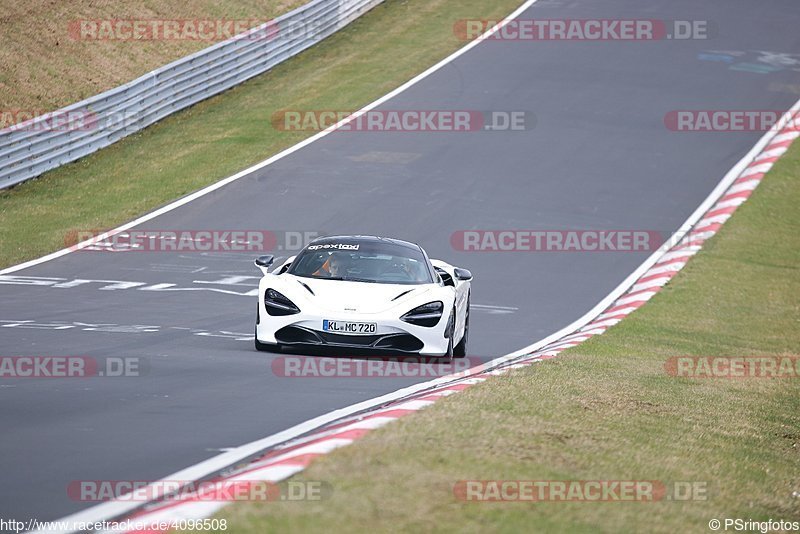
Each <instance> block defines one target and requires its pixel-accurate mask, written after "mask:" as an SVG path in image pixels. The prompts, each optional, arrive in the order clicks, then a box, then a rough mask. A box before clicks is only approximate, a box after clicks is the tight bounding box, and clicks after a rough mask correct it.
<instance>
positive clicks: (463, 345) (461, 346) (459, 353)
mask: <svg viewBox="0 0 800 534" xmlns="http://www.w3.org/2000/svg"><path fill="white" fill-rule="evenodd" d="M468 338H469V295H467V313H466V317H464V335H463V336H462V337H461V341H459V342H458V345H456V347H455V349H453V356H455V357H456V358H463V357H465V356H466V355H467V339H468Z"/></svg>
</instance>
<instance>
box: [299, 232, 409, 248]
mask: <svg viewBox="0 0 800 534" xmlns="http://www.w3.org/2000/svg"><path fill="white" fill-rule="evenodd" d="M330 243H347V244H357V243H391V244H393V245H399V246H401V247H407V248H410V249H414V250H421V249H422V247H420V246H419V245H417V244H416V243H411V242H409V241H403V240H402V239H394V238H391V237H380V236H374V235H333V236H325V237H318V238H317V239H315V240H313V241H312V242H311V243H309V245H327V244H330Z"/></svg>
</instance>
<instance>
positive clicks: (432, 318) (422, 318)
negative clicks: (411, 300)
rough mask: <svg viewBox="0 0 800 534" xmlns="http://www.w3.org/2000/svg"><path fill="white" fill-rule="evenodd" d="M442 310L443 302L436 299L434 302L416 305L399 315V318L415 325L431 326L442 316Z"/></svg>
mask: <svg viewBox="0 0 800 534" xmlns="http://www.w3.org/2000/svg"><path fill="white" fill-rule="evenodd" d="M443 311H444V304H442V301H440V300H437V301H436V302H429V303H427V304H423V305H422V306H417V307H416V308H414V309H413V310H411V311H410V312H408V313H407V314H405V315H403V316H402V317H400V320H401V321H405V322H407V323H411V324H415V325H417V326H427V327H432V326H436V325H437V324H439V319H441V318H442V312H443Z"/></svg>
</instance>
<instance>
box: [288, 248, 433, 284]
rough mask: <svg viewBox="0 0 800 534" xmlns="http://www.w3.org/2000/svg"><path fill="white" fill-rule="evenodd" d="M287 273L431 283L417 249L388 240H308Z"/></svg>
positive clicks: (424, 259)
mask: <svg viewBox="0 0 800 534" xmlns="http://www.w3.org/2000/svg"><path fill="white" fill-rule="evenodd" d="M288 272H289V273H290V274H293V275H295V276H302V277H305V278H327V279H332V280H349V281H353V282H371V283H377V284H430V283H432V282H433V276H432V274H431V271H430V268H429V266H428V262H427V260H426V258H425V256H424V255H423V253H422V251H421V250H419V249H416V250H415V249H413V248H410V247H407V246H403V245H399V244H396V243H392V242H388V241H376V242H371V241H370V242H364V241H343V242H341V243H339V242H335V243H334V242H330V243H323V244H313V243H312V244H311V245H309V246H308V247H306V249H305V250H303V252H301V253H300V254H299V255H298V256H297V258H296V259H295V260H294V262H293V263H292V265H291V267H289V270H288Z"/></svg>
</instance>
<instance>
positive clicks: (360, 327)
mask: <svg viewBox="0 0 800 534" xmlns="http://www.w3.org/2000/svg"><path fill="white" fill-rule="evenodd" d="M322 329H323V330H324V331H326V332H334V333H336V334H374V333H375V332H377V331H378V323H357V322H352V321H329V320H328V319H323V321H322Z"/></svg>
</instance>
